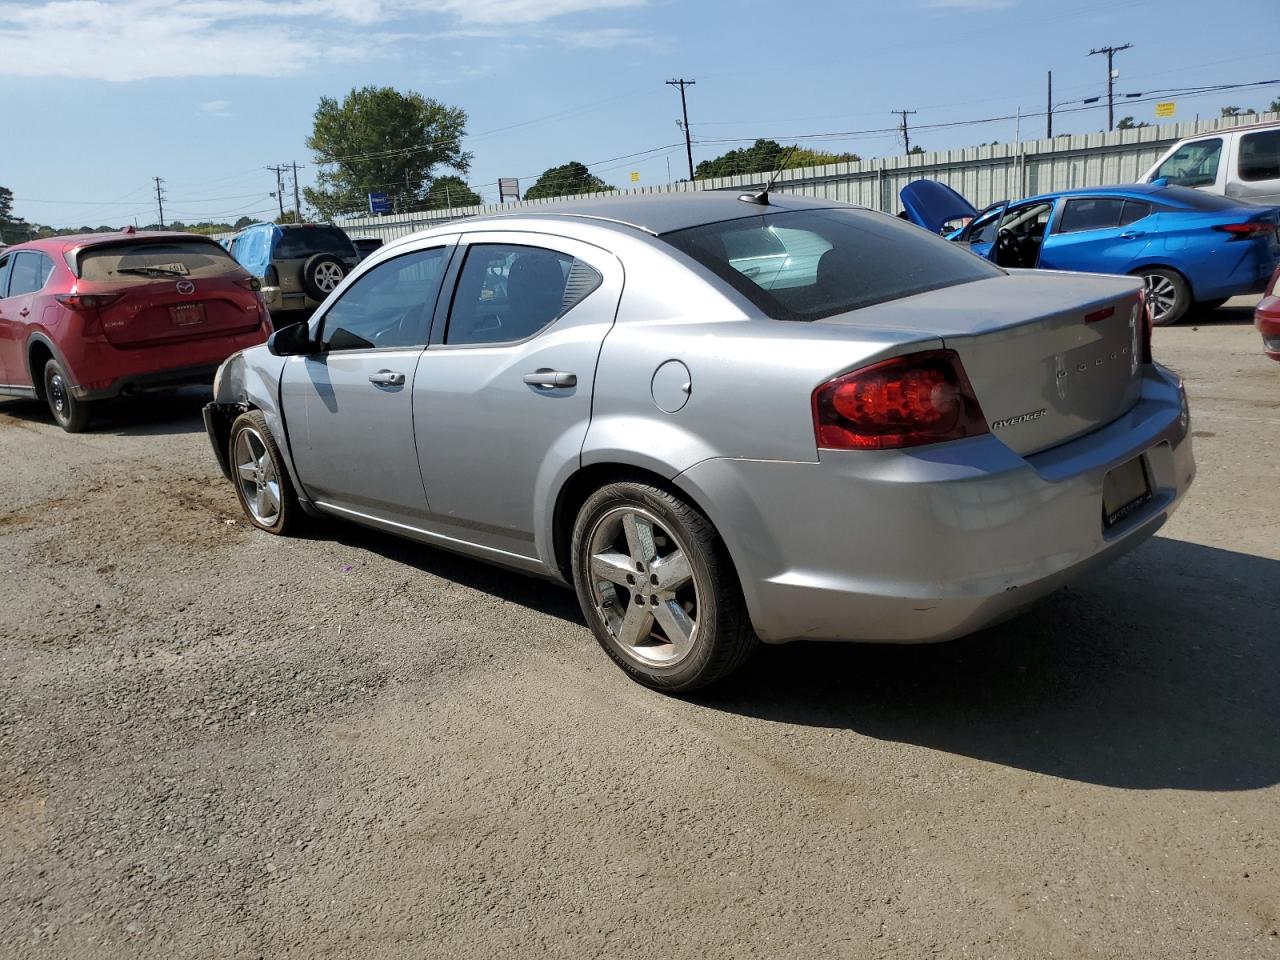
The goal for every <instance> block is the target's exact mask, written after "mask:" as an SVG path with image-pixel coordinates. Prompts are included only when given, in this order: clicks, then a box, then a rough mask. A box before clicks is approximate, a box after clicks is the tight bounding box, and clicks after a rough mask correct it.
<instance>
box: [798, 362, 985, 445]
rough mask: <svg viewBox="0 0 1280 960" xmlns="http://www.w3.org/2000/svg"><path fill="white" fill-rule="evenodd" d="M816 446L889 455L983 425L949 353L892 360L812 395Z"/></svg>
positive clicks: (961, 434) (846, 376)
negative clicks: (898, 450)
mask: <svg viewBox="0 0 1280 960" xmlns="http://www.w3.org/2000/svg"><path fill="white" fill-rule="evenodd" d="M813 425H814V430H815V432H816V434H817V439H818V446H819V447H822V448H824V449H828V450H891V449H899V448H901V447H917V446H920V445H922V444H926V443H940V442H942V441H944V440H959V439H961V438H963V437H976V436H979V435H981V434H984V433H987V432H988V429H987V420H986V418H985V417H984V416H983V415H982V409H981V407H979V406H978V399H977V397H975V396H974V395H973V387H971V386H970V385H969V378H968V377H966V376H965V373H964V367H962V366H961V364H960V358H959V357H958V356H956V353H955V351H954V350H930V351H927V352H925V353H911V354H907V355H906V356H903V357H894V358H893V359H892V360H884V361H882V362H880V363H875V364H872V365H871V366H869V367H863V368H862V369H861V370H854V371H853V372H852V373H846V374H844V375H843V376H840V377H836V378H835V379H834V380H830V381H828V382H827V383H824V384H823V385H822V386H820V387H818V389H817V390H815V391H814V392H813Z"/></svg>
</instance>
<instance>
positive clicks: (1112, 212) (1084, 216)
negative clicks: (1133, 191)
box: [1058, 197, 1125, 233]
mask: <svg viewBox="0 0 1280 960" xmlns="http://www.w3.org/2000/svg"><path fill="white" fill-rule="evenodd" d="M1124 204H1125V201H1124V200H1123V199H1122V198H1120V197H1078V198H1075V199H1071V200H1068V201H1067V202H1066V203H1065V204H1063V207H1062V217H1061V219H1060V220H1059V221H1058V233H1078V232H1079V231H1081V230H1109V229H1111V228H1113V227H1117V226H1119V225H1120V217H1121V215H1122V214H1123V213H1124Z"/></svg>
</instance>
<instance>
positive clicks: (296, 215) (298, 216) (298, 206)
mask: <svg viewBox="0 0 1280 960" xmlns="http://www.w3.org/2000/svg"><path fill="white" fill-rule="evenodd" d="M290 166H292V167H293V222H294V223H301V222H302V201H301V200H299V199H298V161H296V160H295V161H293V163H292V164H290Z"/></svg>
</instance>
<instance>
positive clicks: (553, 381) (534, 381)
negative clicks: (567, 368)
mask: <svg viewBox="0 0 1280 960" xmlns="http://www.w3.org/2000/svg"><path fill="white" fill-rule="evenodd" d="M524 382H525V383H527V384H529V386H531V387H547V388H551V387H576V386H577V385H578V375H577V374H576V373H565V372H564V371H563V370H538V371H537V372H535V373H526V374H525V375H524Z"/></svg>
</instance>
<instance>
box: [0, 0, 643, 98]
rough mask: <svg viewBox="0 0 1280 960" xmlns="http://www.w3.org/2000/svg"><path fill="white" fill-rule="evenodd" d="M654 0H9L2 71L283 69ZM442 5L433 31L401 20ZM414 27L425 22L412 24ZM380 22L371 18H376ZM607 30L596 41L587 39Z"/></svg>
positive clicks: (1, 0)
mask: <svg viewBox="0 0 1280 960" xmlns="http://www.w3.org/2000/svg"><path fill="white" fill-rule="evenodd" d="M646 2H648V0H45V2H5V0H0V75H10V76H20V77H51V76H52V77H69V78H75V79H94V80H108V81H119V82H124V81H131V80H147V79H153V78H157V77H218V76H260V77H261V76H266V77H274V76H281V75H285V74H290V73H297V72H299V71H301V70H304V69H307V68H309V67H311V66H314V65H315V64H316V63H319V62H323V61H325V60H326V59H333V58H340V59H343V60H356V59H362V58H363V57H367V56H371V55H373V53H374V52H375V51H384V50H385V49H386V44H388V43H397V42H404V41H409V40H414V41H424V40H430V39H445V38H448V39H455V38H458V37H459V36H462V35H469V36H476V35H488V36H501V35H503V34H504V33H505V32H506V30H507V28H511V27H513V26H519V27H520V28H521V29H522V30H524V31H527V30H528V25H529V24H537V23H542V22H544V21H548V20H554V19H556V18H558V17H562V16H566V15H570V14H578V15H583V14H588V13H596V12H601V11H607V10H616V9H621V8H624V7H637V6H642V5H643V4H645V3H646ZM423 15H434V16H435V17H437V18H440V19H441V20H442V21H443V22H441V23H440V24H439V30H437V31H435V32H433V33H422V32H405V31H401V30H397V29H395V26H398V25H400V24H402V23H403V22H404V21H405V20H406V19H407V18H414V17H417V18H420V17H421V16H423ZM415 26H417V24H415ZM574 26H575V29H574V30H573V31H572V32H560V31H549V32H548V33H547V34H546V35H547V36H548V37H551V38H553V39H557V40H560V41H561V42H563V43H566V44H573V45H579V46H581V45H591V46H617V45H621V44H623V43H636V42H639V39H638V38H639V37H640V36H641V35H640V34H635V33H634V32H632V31H627V30H617V29H609V28H606V29H602V30H598V31H591V30H590V29H589V28H588V27H587V25H585V24H583V23H580V22H575V24H574ZM375 27H376V28H378V29H370V28H375ZM593 33H595V34H598V39H597V40H596V42H594V43H586V42H585V41H584V39H583V38H584V37H585V38H586V39H588V40H589V39H590V37H591V35H592V34H593Z"/></svg>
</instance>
